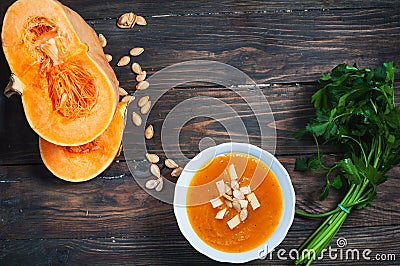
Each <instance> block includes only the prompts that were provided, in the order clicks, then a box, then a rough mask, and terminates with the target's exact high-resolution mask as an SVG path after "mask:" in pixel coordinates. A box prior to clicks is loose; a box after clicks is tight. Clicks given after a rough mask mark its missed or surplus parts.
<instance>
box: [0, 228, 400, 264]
mask: <svg viewBox="0 0 400 266" xmlns="http://www.w3.org/2000/svg"><path fill="white" fill-rule="evenodd" d="M156 230H157V232H158V233H157V236H151V235H150V236H146V237H141V236H138V237H132V236H126V235H121V236H107V237H102V238H90V239H60V240H54V239H40V240H29V239H26V240H6V241H3V242H0V251H1V253H0V260H3V261H8V262H12V263H14V264H24V265H25V264H31V262H32V261H43V262H48V263H49V264H63V265H76V264H79V265H82V264H84V265H105V264H106V265H121V263H122V264H129V265H149V262H151V265H187V264H191V265H197V264H203V265H220V264H219V263H216V262H214V261H212V260H210V259H208V258H207V257H206V256H204V255H202V254H200V253H198V252H196V251H195V250H194V249H193V248H192V247H191V246H190V245H189V244H188V243H187V242H186V241H184V240H182V237H180V236H179V232H178V231H176V230H175V231H174V230H172V229H171V227H170V226H164V225H163V224H160V225H159V228H156ZM309 233H311V230H309V229H308V228H297V229H292V230H291V231H290V233H289V234H288V236H287V238H286V239H285V241H284V242H283V243H282V244H281V245H280V246H279V248H277V249H276V250H275V251H274V252H272V255H271V256H272V258H271V257H270V256H267V257H266V258H265V259H264V260H255V261H253V262H251V263H249V265H265V264H268V265H293V262H292V260H291V259H290V257H289V254H288V253H289V252H290V251H291V250H292V249H294V248H296V247H297V246H298V245H300V242H301V240H302V239H303V237H304V235H307V234H309ZM399 233H400V227H399V226H393V227H385V226H377V227H376V230H375V231H374V234H373V235H371V234H370V232H369V231H368V230H367V229H366V228H356V229H349V228H343V229H342V230H341V231H340V233H339V234H338V237H345V238H346V240H347V243H348V245H347V246H346V247H345V248H343V249H338V250H337V251H336V252H333V253H332V254H336V255H337V257H338V258H337V259H336V260H329V259H328V258H329V257H328V255H327V256H326V257H325V259H323V260H321V261H317V262H316V263H315V265H327V264H329V265H337V264H345V263H346V264H351V265H356V264H360V265H361V261H362V265H377V261H376V260H375V256H376V255H377V254H380V255H381V254H386V255H388V254H393V255H394V256H395V258H398V257H399V256H400V252H399V251H398V249H396V248H395V247H396V245H397V244H398V242H397V240H396V237H397V235H398V234H399ZM355 235H356V236H360V237H361V236H362V238H360V237H354V236H355ZM374 242H378V243H379V245H373V246H371V245H370V244H368V243H374ZM160 243H162V245H160ZM331 247H332V248H333V249H335V248H337V246H336V239H335V240H334V241H332V243H331ZM279 249H284V250H286V253H285V254H283V253H279V254H280V255H279V256H281V257H283V258H287V260H279V259H278V258H279V257H278V251H279ZM350 249H358V250H359V252H360V253H359V254H360V258H361V259H360V260H356V259H354V260H351V259H349V260H345V258H346V255H345V254H346V253H342V254H344V255H343V257H342V259H340V250H342V252H346V251H348V250H350ZM365 249H371V253H370V254H369V255H368V257H370V258H371V260H364V259H362V252H363V251H364V250H365ZM11 250H12V252H10V251H11ZM177 253H179V262H177V257H176V254H177ZM291 255H292V256H296V255H295V253H293V252H292V253H291ZM99 256H100V257H102V260H101V261H98V260H97V259H96V257H97V258H98V257H99ZM348 258H352V256H351V255H350V253H349V255H348ZM354 258H356V257H354ZM396 262H397V261H396V260H394V261H393V259H392V260H391V261H390V260H388V261H380V262H379V265H381V264H382V265H396ZM313 265H314V264H313Z"/></svg>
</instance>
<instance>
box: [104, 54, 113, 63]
mask: <svg viewBox="0 0 400 266" xmlns="http://www.w3.org/2000/svg"><path fill="white" fill-rule="evenodd" d="M105 56H106V59H107V62H111V61H112V59H113V57H112V55H110V54H105Z"/></svg>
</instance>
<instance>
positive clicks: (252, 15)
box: [0, 0, 400, 265]
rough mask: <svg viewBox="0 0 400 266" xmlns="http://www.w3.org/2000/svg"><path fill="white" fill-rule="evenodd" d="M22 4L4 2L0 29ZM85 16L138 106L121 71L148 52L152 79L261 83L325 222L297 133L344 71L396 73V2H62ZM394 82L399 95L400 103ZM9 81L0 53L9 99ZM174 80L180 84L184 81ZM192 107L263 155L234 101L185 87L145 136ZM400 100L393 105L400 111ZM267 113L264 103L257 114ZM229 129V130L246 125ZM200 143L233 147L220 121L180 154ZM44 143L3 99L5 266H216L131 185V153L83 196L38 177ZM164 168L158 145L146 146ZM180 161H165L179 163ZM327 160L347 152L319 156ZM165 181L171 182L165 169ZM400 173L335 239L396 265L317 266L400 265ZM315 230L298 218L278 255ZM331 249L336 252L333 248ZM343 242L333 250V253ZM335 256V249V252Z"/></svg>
mask: <svg viewBox="0 0 400 266" xmlns="http://www.w3.org/2000/svg"><path fill="white" fill-rule="evenodd" d="M12 2H14V1H13V0H2V1H1V2H0V20H1V23H2V20H3V17H4V14H5V12H6V9H7V8H8V6H10V5H11V3H12ZM61 2H62V3H64V4H66V5H68V6H70V7H71V8H72V9H74V10H76V11H78V12H79V13H80V14H81V15H82V17H83V18H84V19H85V20H86V21H87V22H88V23H89V25H91V26H92V27H93V28H94V29H95V30H96V31H97V32H98V33H102V34H104V35H105V36H106V37H107V39H108V45H107V47H105V52H106V53H110V54H112V55H113V56H114V59H113V61H112V62H111V65H112V67H113V68H114V70H115V72H116V74H117V76H118V78H119V80H120V83H121V86H122V87H124V88H125V89H126V90H127V91H128V92H130V93H134V92H135V89H134V86H135V82H134V78H135V76H134V75H133V74H132V73H131V72H130V70H129V68H128V67H123V68H118V67H116V62H117V60H118V58H119V57H120V56H122V55H124V54H127V53H128V51H129V49H130V48H132V47H134V46H141V47H144V48H145V52H144V54H143V55H141V56H140V57H138V58H137V61H138V62H139V63H140V64H141V65H142V67H143V68H144V69H145V70H147V72H148V73H149V75H152V74H154V73H155V72H157V71H158V70H161V69H163V68H164V67H167V66H170V65H172V64H175V63H179V62H183V61H187V60H198V59H203V60H216V61H219V62H223V63H227V64H230V65H232V66H233V67H236V68H238V69H240V70H242V71H243V72H245V73H246V74H247V75H249V76H250V77H251V78H252V79H253V80H254V81H256V82H257V83H258V84H259V86H260V88H261V90H262V92H263V94H264V95H265V97H266V98H267V99H268V102H269V105H270V107H271V110H272V113H273V115H274V118H275V124H274V125H273V126H274V127H275V128H276V134H277V140H276V152H275V154H276V155H277V157H278V159H279V160H280V161H281V162H282V164H283V165H284V166H285V167H286V169H287V170H288V172H289V174H290V175H291V178H292V182H293V185H294V187H295V191H296V197H297V202H296V206H297V208H298V209H301V210H306V211H325V210H329V209H330V208H332V207H333V206H335V204H337V200H338V199H339V197H340V196H341V193H340V192H338V193H333V194H332V195H330V196H329V197H328V199H327V200H326V201H323V202H320V201H318V200H317V198H318V195H319V193H320V192H321V188H322V186H323V180H322V178H321V177H318V176H313V175H308V174H304V173H298V172H294V171H293V166H294V161H295V158H298V157H301V156H307V155H309V154H312V153H313V152H315V148H314V146H313V141H312V140H311V139H303V140H295V139H294V138H293V133H294V132H296V131H297V130H298V129H300V128H302V127H303V126H304V125H305V123H306V121H307V119H308V118H309V117H310V116H311V115H312V112H313V109H312V105H311V103H310V97H311V95H312V94H313V92H315V90H316V89H318V84H317V83H316V80H317V79H318V77H319V75H320V73H321V72H327V71H329V70H330V69H331V68H332V67H334V66H335V65H337V64H339V63H343V62H345V63H349V64H353V63H356V64H357V65H359V66H361V67H366V66H376V65H378V64H381V63H383V62H385V61H388V60H393V61H395V62H396V63H397V64H400V1H370V0H366V1H343V0H337V1H335V0H329V1H328V0H327V1H315V0H306V1H301V3H299V2H296V1H284V0H281V1H255V0H251V1H232V0H230V1H229V0H221V1H208V0H204V1H193V0H190V1H156V0H151V1H141V0H137V1H121V0H105V1H94V0H61ZM127 11H135V12H137V13H139V14H141V15H143V16H145V18H146V19H147V22H148V25H147V26H146V27H134V28H133V29H131V30H122V29H119V28H117V27H116V19H117V18H118V17H119V15H121V14H122V13H125V12H127ZM399 73H400V71H399V70H397V72H396V79H397V81H396V84H395V89H396V94H400V83H399V82H398V81H399V75H398V74H399ZM9 74H10V70H9V68H8V65H7V62H6V60H5V58H4V54H3V53H2V51H1V52H0V87H1V88H4V87H5V86H6V84H7V82H8V77H9ZM177 74H179V73H177ZM195 96H209V97H215V98H216V99H219V100H221V101H224V102H226V103H227V104H228V105H230V106H232V108H234V109H235V110H236V111H237V113H238V117H240V118H241V119H243V121H244V123H245V125H246V129H247V130H248V135H249V141H250V143H252V144H255V145H259V144H260V141H261V138H262V137H261V136H260V131H259V129H258V125H257V121H256V118H255V117H254V114H253V113H252V111H251V109H250V108H249V106H247V105H246V103H245V102H244V101H242V99H240V97H239V96H238V95H237V94H235V93H234V92H232V91H231V90H230V89H226V88H221V87H220V86H215V85H210V84H187V85H182V86H179V87H177V88H174V89H172V90H170V91H169V92H168V93H166V94H165V95H164V96H163V97H162V98H161V99H160V100H159V101H158V102H157V103H156V105H155V107H154V108H153V109H152V111H151V113H150V115H149V119H148V121H149V123H152V124H154V126H155V129H156V132H157V131H159V130H161V128H162V126H163V121H164V119H165V118H166V116H167V115H168V113H169V112H170V110H172V109H173V108H174V107H175V106H176V105H177V104H178V103H180V102H182V101H184V100H186V99H190V98H192V97H195ZM398 97H399V96H398V95H396V102H397V103H400V100H399V99H400V98H398ZM260 104H262V103H260ZM238 117H235V116H229V115H227V116H226V117H225V118H224V119H228V120H229V119H237V118H238ZM205 137H210V138H212V139H213V140H214V141H215V143H222V142H225V141H228V140H229V134H227V132H226V131H225V129H224V128H223V127H222V126H221V124H220V123H219V122H218V121H214V120H212V119H205V118H201V117H199V118H196V119H193V120H191V121H189V122H188V123H187V124H186V125H185V126H184V127H183V128H182V131H181V136H180V147H179V148H180V149H181V152H182V153H183V154H185V155H186V156H187V157H189V158H191V157H193V156H194V155H195V154H196V153H197V152H198V151H199V142H200V140H202V139H203V138H205ZM37 139H38V138H37V135H36V134H35V133H34V132H33V131H32V130H31V129H30V127H29V125H28V123H27V121H26V119H25V116H24V113H23V109H22V104H21V100H20V98H19V96H12V97H11V98H9V99H7V98H6V97H5V96H4V95H2V94H1V95H0V264H1V265H64V264H66V265H92V264H103V265H111V264H116V265H121V264H131V265H142V264H145V265H157V264H162V265H165V264H168V265H175V264H188V263H193V264H207V265H209V264H213V263H215V262H213V261H212V260H210V259H208V258H207V257H205V256H203V255H201V254H200V253H198V252H197V251H196V250H195V249H194V248H192V247H191V246H190V244H189V243H188V242H187V241H186V239H185V238H184V237H183V236H182V234H181V233H180V231H179V228H178V226H177V224H176V221H175V217H174V212H173V208H172V205H169V204H166V203H163V202H161V201H159V200H157V199H154V198H153V197H151V196H150V195H148V194H147V193H146V192H145V191H144V190H142V189H141V188H140V187H139V185H138V184H137V183H136V181H135V180H134V178H133V176H132V175H131V173H130V171H129V169H128V166H127V162H126V161H125V158H124V155H123V153H122V154H121V155H120V156H119V157H118V158H116V160H115V161H114V163H113V164H112V165H111V166H110V167H109V168H108V169H107V170H106V171H105V172H104V173H102V174H101V175H100V176H99V177H97V178H95V179H93V180H91V181H89V182H85V183H81V184H71V183H67V182H64V181H61V180H59V179H57V178H55V177H54V176H53V175H52V174H51V173H50V172H49V171H48V170H47V169H46V168H45V166H44V165H43V163H42V161H41V158H40V154H39V152H38V140H37ZM147 144H148V147H149V149H150V150H152V151H154V152H156V153H158V154H160V155H163V154H165V152H167V151H166V150H163V146H162V145H161V142H160V139H159V138H155V139H153V140H151V141H148V143H147ZM176 148H177V147H168V146H167V149H171V150H170V151H169V152H173V149H176ZM324 151H325V152H326V153H329V154H330V155H329V156H331V157H332V158H333V157H334V156H335V153H337V152H340V151H337V150H335V149H334V147H327V148H325V149H324ZM163 171H164V172H165V171H166V170H165V169H163ZM399 175H400V167H396V168H395V169H393V170H392V171H391V172H390V173H389V176H390V179H389V180H388V181H387V182H386V183H384V184H383V185H381V186H380V187H379V191H378V195H377V198H376V200H375V201H374V204H373V206H372V207H369V208H367V209H364V210H361V211H354V212H353V213H352V214H351V215H350V216H349V217H348V219H347V220H346V222H345V224H344V225H343V228H342V229H341V230H340V232H339V233H338V235H337V237H344V238H346V239H347V242H348V245H347V247H348V248H352V249H355V248H358V249H359V250H364V249H371V250H372V253H371V256H375V255H376V254H394V255H395V256H396V259H397V260H396V261H379V262H377V261H374V260H370V261H368V260H362V259H361V260H352V261H344V260H340V259H337V260H331V261H330V260H327V259H325V260H323V261H318V262H316V263H315V264H316V265H323V264H334V263H339V264H343V263H346V262H347V263H350V264H363V265H364V264H365V265H377V264H378V263H379V264H380V263H382V264H385V265H396V264H399V260H400V241H399V237H398V236H399V234H400V211H399V210H398V206H399V205H400V198H399V197H398V192H399V189H400V184H399V182H398V176H399ZM319 223H320V220H309V219H303V218H300V217H295V220H294V223H293V226H292V228H291V229H290V231H289V233H288V235H287V237H286V239H285V240H284V242H283V243H282V244H281V245H280V246H279V247H278V248H284V249H285V250H287V251H289V250H290V249H293V248H297V247H298V246H299V245H300V244H301V242H302V241H304V240H305V238H306V237H307V236H308V235H309V234H310V233H311V232H312V231H313V230H314V229H315V228H316V227H317V226H318V224H319ZM335 240H336V238H335ZM335 240H334V241H335ZM331 245H332V247H336V246H335V245H336V244H335V243H334V242H332V244H331ZM250 264H254V265H258V264H273V265H290V264H293V262H292V261H291V260H286V261H283V260H279V259H278V258H277V256H276V254H275V255H274V257H273V258H272V259H269V258H267V259H266V260H264V261H263V260H257V261H254V262H251V263H250Z"/></svg>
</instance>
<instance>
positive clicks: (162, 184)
mask: <svg viewBox="0 0 400 266" xmlns="http://www.w3.org/2000/svg"><path fill="white" fill-rule="evenodd" d="M158 181H159V182H158V185H157V186H156V191H157V192H160V191H161V190H162V189H163V186H164V181H163V179H162V178H159V179H158Z"/></svg>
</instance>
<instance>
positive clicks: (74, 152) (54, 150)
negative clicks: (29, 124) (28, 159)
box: [39, 102, 127, 182]
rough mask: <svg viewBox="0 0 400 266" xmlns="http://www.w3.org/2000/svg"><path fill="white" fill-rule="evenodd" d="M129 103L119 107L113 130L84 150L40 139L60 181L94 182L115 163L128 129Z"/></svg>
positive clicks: (48, 164)
mask: <svg viewBox="0 0 400 266" xmlns="http://www.w3.org/2000/svg"><path fill="white" fill-rule="evenodd" d="M126 106H127V103H126V102H121V103H119V104H118V107H117V111H116V112H115V115H114V118H113V120H112V121H111V124H110V125H109V127H108V128H107V129H106V130H105V131H104V132H103V134H101V135H100V136H99V137H98V138H96V139H95V140H93V141H92V142H89V143H86V144H84V145H81V146H72V147H68V146H59V145H56V144H53V143H50V142H48V141H46V140H44V139H42V138H39V149H40V155H41V156H42V160H43V162H44V164H45V165H46V167H47V168H48V169H49V170H50V171H51V172H52V173H53V174H54V175H55V176H57V177H59V178H61V179H64V180H66V181H71V182H82V181H87V180H90V179H92V178H94V177H96V176H97V175H99V174H100V173H101V172H103V171H104V170H105V169H106V168H107V167H108V166H109V165H110V164H111V163H112V161H113V160H114V158H115V157H116V155H117V153H118V150H119V148H120V145H121V141H122V135H123V130H124V127H125V112H126Z"/></svg>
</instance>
